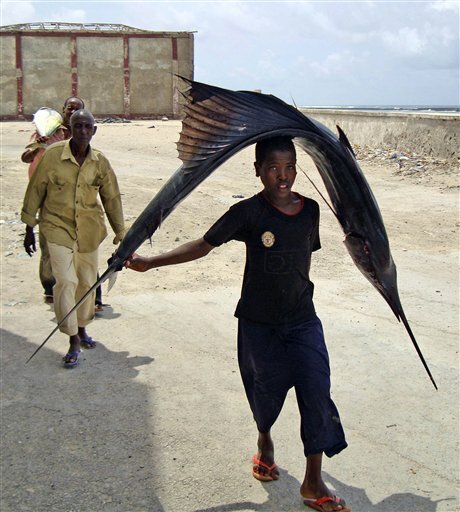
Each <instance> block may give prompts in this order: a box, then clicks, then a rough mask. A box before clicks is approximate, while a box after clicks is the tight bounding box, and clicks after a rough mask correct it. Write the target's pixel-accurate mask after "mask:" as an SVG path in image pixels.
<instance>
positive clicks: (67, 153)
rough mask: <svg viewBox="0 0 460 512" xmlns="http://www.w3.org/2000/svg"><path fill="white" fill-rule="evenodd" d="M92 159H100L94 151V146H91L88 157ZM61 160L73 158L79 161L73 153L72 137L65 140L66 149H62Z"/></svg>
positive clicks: (73, 160)
mask: <svg viewBox="0 0 460 512" xmlns="http://www.w3.org/2000/svg"><path fill="white" fill-rule="evenodd" d="M88 157H89V159H90V160H99V158H98V156H97V155H96V153H95V152H94V151H93V148H92V147H91V146H89V152H88V155H87V157H86V158H88ZM61 160H72V162H75V163H77V161H76V160H75V157H74V156H73V154H72V150H71V149H70V139H69V140H66V141H65V144H64V149H63V150H62V155H61Z"/></svg>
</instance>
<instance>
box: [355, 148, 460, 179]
mask: <svg viewBox="0 0 460 512" xmlns="http://www.w3.org/2000/svg"><path fill="white" fill-rule="evenodd" d="M353 150H354V152H355V155H356V158H357V160H358V161H361V162H372V163H375V164H381V165H382V166H383V165H385V166H388V165H390V167H391V168H392V170H393V174H394V175H400V176H402V177H408V178H417V179H418V181H419V182H421V181H428V182H429V181H433V180H434V181H441V182H443V181H445V180H443V176H444V177H447V176H450V177H452V176H454V177H455V176H457V182H456V185H454V186H456V187H457V188H458V187H459V185H460V184H459V181H458V170H459V162H458V161H457V162H455V161H453V160H445V159H442V158H435V157H430V156H428V155H420V154H417V153H410V152H407V153H406V152H404V151H399V150H395V149H394V148H390V147H379V148H372V147H370V146H359V145H353ZM441 184H442V183H441ZM446 185H447V186H448V187H449V188H452V183H451V180H449V184H447V183H446Z"/></svg>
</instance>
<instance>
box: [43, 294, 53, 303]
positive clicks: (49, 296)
mask: <svg viewBox="0 0 460 512" xmlns="http://www.w3.org/2000/svg"><path fill="white" fill-rule="evenodd" d="M44 300H45V304H53V303H54V298H53V296H52V295H46V294H45V297H44Z"/></svg>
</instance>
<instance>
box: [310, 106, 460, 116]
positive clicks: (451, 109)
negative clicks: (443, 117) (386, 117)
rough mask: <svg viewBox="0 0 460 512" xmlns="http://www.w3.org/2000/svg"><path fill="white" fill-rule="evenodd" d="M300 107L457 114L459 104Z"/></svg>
mask: <svg viewBox="0 0 460 512" xmlns="http://www.w3.org/2000/svg"><path fill="white" fill-rule="evenodd" d="M300 108H307V109H309V108H314V109H324V110H360V111H365V112H428V113H429V112H431V113H438V114H458V113H460V106H459V105H329V106H324V105H322V106H313V105H311V106H302V107H300Z"/></svg>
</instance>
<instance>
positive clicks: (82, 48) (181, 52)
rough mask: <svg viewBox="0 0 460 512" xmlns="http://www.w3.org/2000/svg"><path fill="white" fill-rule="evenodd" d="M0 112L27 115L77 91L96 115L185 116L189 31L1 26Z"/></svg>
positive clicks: (10, 115)
mask: <svg viewBox="0 0 460 512" xmlns="http://www.w3.org/2000/svg"><path fill="white" fill-rule="evenodd" d="M0 60H1V74H0V96H1V106H0V109H1V110H0V118H1V119H3V120H7V119H30V118H31V117H32V115H33V114H34V112H36V111H37V110H38V109H39V108H40V107H44V106H45V107H51V108H54V109H56V110H58V111H60V110H61V108H62V104H63V101H64V100H65V99H66V98H67V97H69V96H79V97H81V98H82V99H83V100H84V101H85V105H86V106H87V107H88V108H89V109H90V110H91V111H92V112H93V113H94V114H95V115H96V116H99V117H101V116H118V117H124V118H127V119H131V118H152V119H154V118H158V117H162V116H167V117H171V118H180V116H181V114H182V105H181V96H180V94H179V92H178V91H179V89H181V88H183V84H181V83H180V80H179V79H178V78H177V76H176V75H177V74H178V75H181V76H184V77H186V78H193V70H194V36H193V33H192V32H149V31H139V30H135V29H133V31H132V32H130V31H128V30H124V31H120V32H115V31H104V30H100V31H97V32H96V31H94V30H93V31H85V30H75V31H72V30H11V29H10V30H6V29H3V30H2V29H0Z"/></svg>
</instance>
